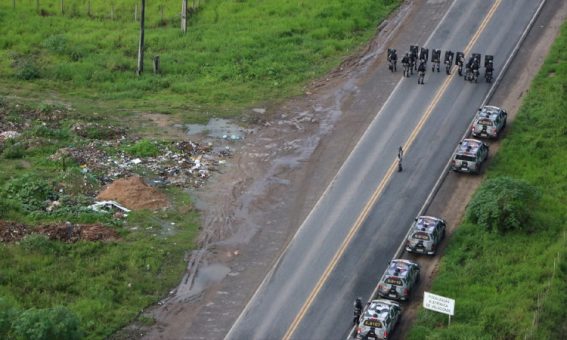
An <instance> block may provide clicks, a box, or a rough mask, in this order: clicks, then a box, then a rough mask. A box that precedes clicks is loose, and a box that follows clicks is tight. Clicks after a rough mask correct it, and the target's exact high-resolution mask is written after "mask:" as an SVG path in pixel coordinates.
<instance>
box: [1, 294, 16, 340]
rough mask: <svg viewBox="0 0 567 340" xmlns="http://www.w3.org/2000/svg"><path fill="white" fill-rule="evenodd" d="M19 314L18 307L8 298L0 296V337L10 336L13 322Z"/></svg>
mask: <svg viewBox="0 0 567 340" xmlns="http://www.w3.org/2000/svg"><path fill="white" fill-rule="evenodd" d="M17 315H18V311H17V310H16V308H15V307H14V306H13V305H12V304H11V303H9V302H8V301H7V300H6V299H4V298H1V297H0V338H2V339H6V338H8V335H9V333H10V330H11V328H12V322H13V321H14V319H15V318H16V317H17Z"/></svg>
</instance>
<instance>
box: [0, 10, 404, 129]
mask: <svg viewBox="0 0 567 340" xmlns="http://www.w3.org/2000/svg"><path fill="white" fill-rule="evenodd" d="M138 2H139V1H134V0H116V1H112V2H108V1H105V0H104V1H103V0H92V1H86V0H85V1H72V2H66V3H67V5H66V6H67V7H66V9H65V10H64V13H63V14H62V13H61V10H60V3H61V2H60V1H59V0H42V1H40V2H39V3H40V8H39V13H40V14H38V9H37V8H36V2H30V1H16V8H15V9H14V8H12V1H3V2H2V3H0V25H1V26H2V28H3V33H2V35H0V94H4V95H8V94H9V95H14V94H17V95H20V96H22V97H36V98H46V96H47V98H51V99H53V100H61V101H64V102H68V103H72V104H73V105H74V107H76V108H78V109H81V110H87V109H88V110H93V109H92V108H93V107H97V110H99V111H100V110H112V111H120V110H126V111H128V110H130V111H131V110H136V111H141V110H147V111H153V112H184V113H185V114H186V115H188V117H189V118H192V119H193V120H203V116H204V115H206V114H207V113H208V114H212V115H214V116H234V115H237V114H239V113H240V111H241V109H242V108H245V107H250V106H251V105H255V104H259V103H260V104H259V105H262V104H261V103H265V102H271V101H274V100H278V99H281V98H285V97H288V96H290V95H296V94H299V93H301V89H302V87H303V86H304V85H305V84H306V83H307V82H308V81H309V80H310V79H313V78H315V77H317V76H320V75H322V74H324V73H325V72H327V71H328V70H330V69H331V68H333V67H334V66H336V65H337V64H338V63H339V61H340V60H341V58H342V57H344V56H346V55H348V54H351V53H352V52H353V50H354V49H356V48H357V47H358V46H359V45H360V44H362V43H364V42H366V41H367V40H368V38H369V37H370V36H371V35H372V34H373V33H374V32H375V27H376V25H377V24H378V23H379V22H380V21H381V20H382V19H383V18H385V17H386V15H388V14H389V13H390V12H391V11H392V10H393V9H394V8H395V7H396V6H397V5H398V4H399V3H400V1H398V0H383V1H375V0H346V1H345V0H310V1H287V0H266V1H261V2H257V1H223V0H207V1H197V3H198V4H199V7H198V10H197V11H196V12H195V13H194V14H193V15H192V16H191V18H190V26H189V29H188V33H187V34H185V35H183V34H182V33H181V31H180V28H179V8H180V3H181V2H180V1H178V0H166V1H159V2H156V1H150V2H148V5H147V6H148V8H147V10H146V16H147V29H146V60H145V69H146V72H145V73H144V75H143V76H142V77H140V78H138V77H136V76H135V70H136V51H137V46H138V45H137V44H138V42H137V39H138V34H139V33H138V27H139V24H138V23H137V22H135V21H134V6H135V4H136V3H138ZM88 3H91V14H90V15H89V14H88ZM193 3H195V1H193ZM189 4H190V5H191V4H192V2H191V1H189ZM111 13H112V15H111ZM155 55H159V56H160V60H161V67H162V73H161V75H159V76H154V75H152V74H151V69H152V67H151V58H152V57H153V56H155Z"/></svg>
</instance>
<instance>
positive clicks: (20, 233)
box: [0, 221, 30, 242]
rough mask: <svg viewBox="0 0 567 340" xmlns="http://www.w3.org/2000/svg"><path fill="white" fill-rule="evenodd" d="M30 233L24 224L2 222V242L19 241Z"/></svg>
mask: <svg viewBox="0 0 567 340" xmlns="http://www.w3.org/2000/svg"><path fill="white" fill-rule="evenodd" d="M29 233H30V231H29V230H28V228H27V227H26V226H25V225H24V224H21V223H8V222H4V221H0V242H14V241H19V240H21V239H22V238H24V236H26V235H28V234H29Z"/></svg>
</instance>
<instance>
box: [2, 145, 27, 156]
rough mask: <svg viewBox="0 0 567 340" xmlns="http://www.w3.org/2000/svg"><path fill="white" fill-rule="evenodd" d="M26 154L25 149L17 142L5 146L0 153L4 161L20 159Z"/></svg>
mask: <svg viewBox="0 0 567 340" xmlns="http://www.w3.org/2000/svg"><path fill="white" fill-rule="evenodd" d="M25 154H26V147H25V146H24V145H23V144H22V143H19V142H15V143H12V144H10V145H7V146H6V148H4V151H2V158H4V159H20V158H23V157H24V156H25Z"/></svg>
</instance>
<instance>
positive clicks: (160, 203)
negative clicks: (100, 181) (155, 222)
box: [96, 176, 169, 210]
mask: <svg viewBox="0 0 567 340" xmlns="http://www.w3.org/2000/svg"><path fill="white" fill-rule="evenodd" d="M96 198H97V199H98V200H114V201H117V202H119V203H120V204H122V205H124V206H125V207H126V208H128V209H132V210H140V209H150V210H156V209H161V208H166V207H167V206H168V204H169V203H168V201H167V197H166V196H165V195H164V194H162V193H161V192H159V191H158V190H157V189H155V188H153V187H151V186H149V185H147V184H146V183H145V182H144V180H143V179H142V178H141V177H139V176H132V177H128V178H122V179H118V180H116V181H114V182H112V183H111V184H110V185H108V186H107V187H106V188H105V189H104V190H103V191H102V192H101V193H100V194H98V196H97V197H96Z"/></svg>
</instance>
